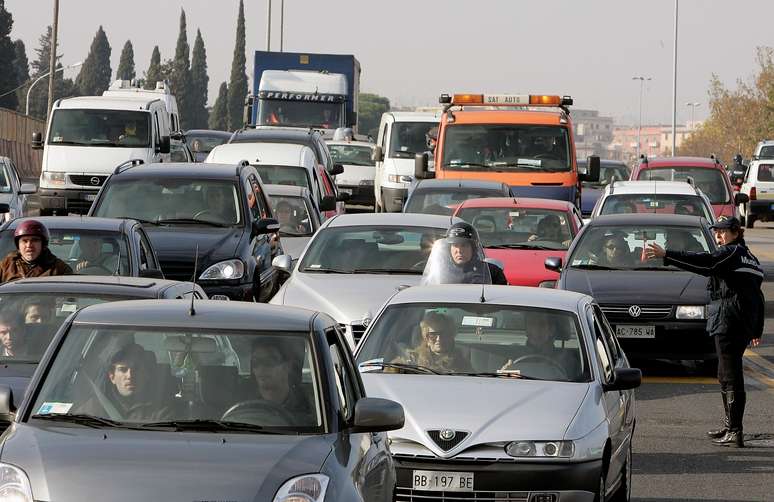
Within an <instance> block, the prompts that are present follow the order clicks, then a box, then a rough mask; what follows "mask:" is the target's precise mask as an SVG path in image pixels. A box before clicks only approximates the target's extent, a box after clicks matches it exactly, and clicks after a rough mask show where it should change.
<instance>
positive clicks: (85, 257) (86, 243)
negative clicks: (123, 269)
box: [75, 236, 117, 275]
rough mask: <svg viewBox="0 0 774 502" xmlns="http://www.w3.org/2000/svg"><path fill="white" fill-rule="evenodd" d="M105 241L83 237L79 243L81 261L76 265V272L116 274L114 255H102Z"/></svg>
mask: <svg viewBox="0 0 774 502" xmlns="http://www.w3.org/2000/svg"><path fill="white" fill-rule="evenodd" d="M102 243H103V240H102V239H101V238H99V237H92V236H81V238H80V239H79V241H78V248H79V249H80V260H79V261H78V263H76V265H75V271H76V272H79V273H80V272H83V271H85V270H86V269H97V271H98V272H99V273H101V274H102V275H110V274H112V273H113V272H115V269H116V263H115V260H114V258H117V257H115V256H113V255H112V254H104V253H102Z"/></svg>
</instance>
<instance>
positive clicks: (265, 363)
mask: <svg viewBox="0 0 774 502" xmlns="http://www.w3.org/2000/svg"><path fill="white" fill-rule="evenodd" d="M250 364H251V365H252V367H253V369H255V368H260V367H265V368H276V367H277V366H280V365H282V364H285V361H281V360H279V359H269V358H260V359H259V358H255V359H250Z"/></svg>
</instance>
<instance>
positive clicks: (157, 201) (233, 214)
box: [93, 177, 242, 225]
mask: <svg viewBox="0 0 774 502" xmlns="http://www.w3.org/2000/svg"><path fill="white" fill-rule="evenodd" d="M104 190H105V193H104V194H103V196H102V197H100V202H99V203H98V205H97V207H96V208H95V209H94V215H93V216H102V217H105V218H135V219H137V220H140V221H144V222H151V223H168V224H195V223H196V221H195V220H198V221H200V222H202V224H213V225H237V224H239V223H240V222H241V218H242V210H241V204H240V203H239V191H238V190H237V186H236V184H235V183H234V182H233V181H219V180H208V179H201V178H198V179H186V178H178V177H174V178H147V179H137V178H135V179H130V180H126V181H120V180H113V181H111V182H110V183H108V185H107V186H106V187H105V188H104Z"/></svg>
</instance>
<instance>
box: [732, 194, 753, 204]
mask: <svg viewBox="0 0 774 502" xmlns="http://www.w3.org/2000/svg"><path fill="white" fill-rule="evenodd" d="M748 202H750V196H749V195H747V194H746V193H741V192H737V193H736V194H734V204H736V205H737V206H738V205H739V204H747V203H748Z"/></svg>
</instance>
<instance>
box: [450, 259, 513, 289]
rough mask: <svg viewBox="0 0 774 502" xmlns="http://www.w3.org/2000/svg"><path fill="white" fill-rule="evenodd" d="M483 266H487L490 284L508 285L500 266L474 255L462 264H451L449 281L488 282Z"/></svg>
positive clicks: (466, 282) (457, 282)
mask: <svg viewBox="0 0 774 502" xmlns="http://www.w3.org/2000/svg"><path fill="white" fill-rule="evenodd" d="M484 267H488V268H489V277H490V278H491V282H492V284H502V285H504V286H507V285H508V280H507V279H506V278H505V274H504V273H503V271H502V269H501V268H500V267H498V266H497V265H495V264H493V263H489V262H485V261H481V260H479V259H478V258H477V257H475V256H474V257H473V259H472V260H470V261H469V262H467V263H465V264H464V265H462V266H459V265H452V266H451V268H452V270H453V271H452V272H451V274H450V276H451V277H453V278H451V279H450V280H449V282H450V283H453V284H489V280H488V279H487V277H486V272H485V268H484Z"/></svg>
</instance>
